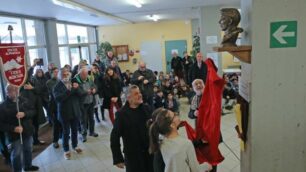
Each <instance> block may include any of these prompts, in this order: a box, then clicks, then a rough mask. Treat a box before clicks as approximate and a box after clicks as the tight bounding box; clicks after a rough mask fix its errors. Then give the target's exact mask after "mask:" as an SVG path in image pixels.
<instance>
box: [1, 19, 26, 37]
mask: <svg viewBox="0 0 306 172" xmlns="http://www.w3.org/2000/svg"><path fill="white" fill-rule="evenodd" d="M9 25H10V26H12V29H13V31H12V41H13V43H23V42H24V40H23V34H22V25H21V19H18V18H12V17H0V42H1V43H11V41H10V32H9V31H8V27H9Z"/></svg>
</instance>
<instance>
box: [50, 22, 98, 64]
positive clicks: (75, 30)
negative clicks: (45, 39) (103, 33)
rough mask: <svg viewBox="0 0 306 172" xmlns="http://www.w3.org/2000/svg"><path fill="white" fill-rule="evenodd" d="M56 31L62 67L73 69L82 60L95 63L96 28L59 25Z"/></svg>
mask: <svg viewBox="0 0 306 172" xmlns="http://www.w3.org/2000/svg"><path fill="white" fill-rule="evenodd" d="M56 29H57V37H58V45H59V53H60V62H61V66H62V67H63V66H64V65H66V64H69V65H71V66H72V67H73V66H75V65H77V64H79V62H80V60H81V59H84V60H87V62H88V63H91V62H92V61H93V59H94V58H95V56H96V51H97V39H96V28H94V27H90V26H87V27H86V26H78V25H69V24H62V23H57V25H56Z"/></svg>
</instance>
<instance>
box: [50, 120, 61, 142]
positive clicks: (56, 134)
mask: <svg viewBox="0 0 306 172" xmlns="http://www.w3.org/2000/svg"><path fill="white" fill-rule="evenodd" d="M52 130H53V143H57V142H58V140H59V138H60V137H61V135H62V125H61V123H60V121H59V120H58V119H57V118H56V117H55V116H54V117H53V128H52Z"/></svg>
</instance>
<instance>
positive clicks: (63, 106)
mask: <svg viewBox="0 0 306 172" xmlns="http://www.w3.org/2000/svg"><path fill="white" fill-rule="evenodd" d="M59 79H60V81H59V82H58V83H57V84H56V85H55V86H54V88H53V95H54V99H55V101H56V103H57V117H58V120H59V121H60V122H61V124H62V129H63V135H62V143H63V149H64V152H65V153H64V158H65V159H67V160H69V159H70V157H71V153H70V150H69V139H70V138H71V144H72V148H73V150H74V151H75V152H76V153H81V152H82V149H80V148H78V124H79V120H78V118H79V116H80V115H81V109H80V106H81V105H80V101H79V97H81V96H83V95H86V94H87V93H86V92H84V91H83V90H82V89H80V87H79V84H78V83H72V82H71V81H70V73H69V71H68V70H67V69H66V68H62V69H61V72H60V77H59ZM70 131H71V134H70Z"/></svg>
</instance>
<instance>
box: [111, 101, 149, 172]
mask: <svg viewBox="0 0 306 172" xmlns="http://www.w3.org/2000/svg"><path fill="white" fill-rule="evenodd" d="M151 112H152V111H151V109H150V107H149V106H147V105H145V104H141V105H140V106H139V107H138V108H136V109H132V108H130V107H129V103H128V102H127V103H126V104H125V105H124V106H123V107H122V108H121V109H120V110H119V111H118V112H117V113H116V117H117V118H116V119H115V123H114V127H113V130H112V132H111V150H112V154H113V163H114V164H118V163H123V162H125V163H126V170H127V171H128V172H152V171H153V164H152V163H153V157H152V156H151V155H150V154H149V150H148V149H149V135H148V128H147V125H146V123H147V121H148V120H149V119H150V118H151ZM120 138H122V140H123V153H124V158H125V159H124V158H123V155H122V151H121V146H120Z"/></svg>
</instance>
